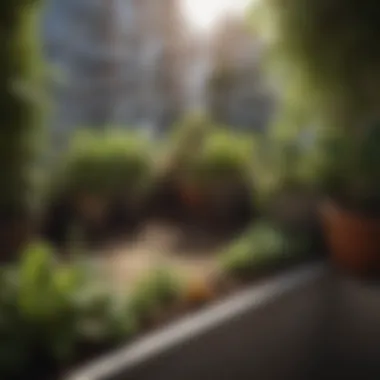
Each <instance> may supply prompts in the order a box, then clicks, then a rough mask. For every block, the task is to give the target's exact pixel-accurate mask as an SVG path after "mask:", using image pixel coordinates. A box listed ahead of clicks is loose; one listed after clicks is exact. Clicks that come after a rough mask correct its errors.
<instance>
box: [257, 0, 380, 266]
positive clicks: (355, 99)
mask: <svg viewBox="0 0 380 380" xmlns="http://www.w3.org/2000/svg"><path fill="white" fill-rule="evenodd" d="M261 9H262V11H263V12H264V11H265V13H262V15H263V17H262V20H264V21H266V22H264V23H263V26H265V32H266V33H267V34H266V36H267V37H268V41H269V42H270V45H271V47H272V49H271V52H272V54H273V56H274V57H275V58H276V59H274V60H273V65H272V68H273V69H274V71H273V73H275V74H276V75H277V77H278V79H279V82H278V83H280V85H282V86H283V90H284V91H283V92H284V103H283V107H284V109H285V110H286V109H289V108H290V107H292V108H293V110H294V109H297V111H299V112H301V113H302V115H303V116H304V120H306V122H307V123H308V124H310V123H313V124H317V125H319V126H320V127H319V129H320V132H321V136H324V135H326V136H329V135H330V136H331V135H332V136H334V138H333V140H334V141H333V142H332V145H333V147H332V148H330V147H327V146H325V148H326V150H323V151H322V155H325V154H326V165H325V167H326V168H327V170H326V171H324V174H323V178H324V179H325V180H324V184H325V185H326V187H324V190H325V195H326V196H327V198H329V201H328V202H326V203H325V204H324V206H323V207H322V208H323V212H322V221H323V222H324V225H325V226H326V237H327V238H328V241H329V242H330V248H331V251H332V255H333V257H334V259H335V261H336V262H337V263H338V264H340V265H341V266H344V267H347V268H350V269H352V270H354V271H356V272H368V271H372V270H373V271H375V272H379V267H380V266H379V264H378V263H379V255H378V253H379V252H380V244H379V238H378V237H377V236H379V234H378V232H379V227H378V225H379V222H378V220H379V219H378V213H377V212H375V210H376V208H377V206H376V204H377V203H378V200H377V197H378V193H379V191H378V182H377V181H378V173H379V171H378V169H377V168H378V166H377V157H376V156H377V155H378V153H377V152H376V148H373V147H372V146H371V144H372V143H375V140H376V139H377V135H378V132H377V130H378V127H377V126H376V125H371V123H370V121H371V120H376V119H378V105H379V101H380V48H379V45H378V39H379V37H380V24H379V22H378V14H379V5H378V3H377V2H375V1H371V0H365V1H360V2H359V1H352V2H346V1H344V0H289V1H282V0H268V1H263V2H262V8H261ZM267 16H268V17H267ZM369 136H370V137H369ZM328 145H330V143H329V144H328ZM368 209H371V213H370V214H372V215H369V214H368V212H367V211H368ZM373 214H375V215H373Z"/></svg>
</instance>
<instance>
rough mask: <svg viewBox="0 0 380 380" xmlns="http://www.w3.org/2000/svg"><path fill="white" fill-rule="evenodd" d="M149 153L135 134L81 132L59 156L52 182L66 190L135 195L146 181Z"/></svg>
mask: <svg viewBox="0 0 380 380" xmlns="http://www.w3.org/2000/svg"><path fill="white" fill-rule="evenodd" d="M151 153H152V150H151V146H150V143H149V141H148V140H145V139H144V138H142V137H141V136H139V135H134V134H131V133H129V134H127V133H121V132H107V133H94V132H82V133H80V134H78V136H76V137H75V138H74V139H73V142H72V144H71V146H70V148H69V150H68V153H67V154H66V155H65V157H64V158H63V160H62V162H61V165H62V167H61V170H58V172H57V173H56V176H55V177H56V178H57V179H56V180H57V183H56V184H55V185H56V186H58V188H59V189H61V191H63V192H65V193H69V194H78V193H85V194H95V195H99V194H100V195H103V196H106V197H114V196H120V195H125V196H126V195H135V194H136V193H139V192H140V191H141V190H142V189H144V188H145V187H146V186H147V185H148V184H149V180H150V178H151V171H152V162H153V160H152V156H151Z"/></svg>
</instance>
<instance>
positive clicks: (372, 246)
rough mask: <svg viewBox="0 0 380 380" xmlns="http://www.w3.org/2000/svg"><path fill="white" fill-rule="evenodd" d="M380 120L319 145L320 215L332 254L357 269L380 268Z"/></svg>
mask: <svg viewBox="0 0 380 380" xmlns="http://www.w3.org/2000/svg"><path fill="white" fill-rule="evenodd" d="M379 146H380V124H379V123H375V124H372V125H371V126H370V127H369V128H367V129H364V128H363V130H362V131H361V133H360V135H359V136H358V134H349V133H346V134H345V135H340V136H335V137H334V138H333V139H329V141H328V143H326V144H325V145H324V148H325V150H324V154H325V160H324V165H323V167H322V168H323V172H322V181H323V182H322V185H323V189H324V190H325V192H326V194H328V196H329V198H328V201H325V202H324V203H323V207H322V218H323V222H324V223H323V224H324V227H325V231H326V236H327V238H328V241H329V244H330V247H331V250H332V254H333V258H334V261H335V262H336V263H338V264H339V265H341V266H343V267H345V268H347V269H351V270H353V271H356V272H358V273H371V272H374V273H375V274H378V273H379V271H380V256H379V253H380V170H379V168H380V151H379Z"/></svg>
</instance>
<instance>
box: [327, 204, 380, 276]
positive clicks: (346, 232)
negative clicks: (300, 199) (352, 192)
mask: <svg viewBox="0 0 380 380" xmlns="http://www.w3.org/2000/svg"><path fill="white" fill-rule="evenodd" d="M321 217H322V224H323V227H324V232H325V237H326V240H327V244H328V246H329V248H330V251H331V255H332V260H333V261H334V262H335V263H336V264H337V265H338V266H339V267H341V268H344V269H347V270H350V271H351V272H353V273H356V274H376V275H377V274H380V218H378V219H377V218H369V217H366V216H363V215H360V214H356V213H354V212H350V211H347V210H345V209H343V208H341V207H339V206H338V205H337V204H336V203H334V202H332V201H326V202H324V203H323V204H322V207H321Z"/></svg>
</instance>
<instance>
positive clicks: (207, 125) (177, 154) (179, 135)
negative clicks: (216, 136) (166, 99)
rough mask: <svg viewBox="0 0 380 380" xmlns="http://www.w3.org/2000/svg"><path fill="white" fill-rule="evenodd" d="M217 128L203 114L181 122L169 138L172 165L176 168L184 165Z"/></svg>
mask: <svg viewBox="0 0 380 380" xmlns="http://www.w3.org/2000/svg"><path fill="white" fill-rule="evenodd" d="M215 128H217V126H216V125H215V123H214V122H213V121H212V120H211V119H210V118H209V117H207V116H206V115H203V114H190V115H187V116H186V117H184V118H183V119H182V120H180V121H179V122H178V123H177V124H176V125H174V127H173V130H172V132H171V135H170V136H169V149H168V150H169V155H170V161H171V164H172V165H173V166H174V167H176V168H179V167H181V166H182V165H184V164H185V163H186V162H187V161H188V160H189V159H190V158H191V157H192V156H193V155H194V154H196V152H197V151H198V149H199V147H200V146H201V145H202V143H203V141H204V139H205V138H206V136H208V135H209V134H210V133H212V131H213V130H215Z"/></svg>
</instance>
